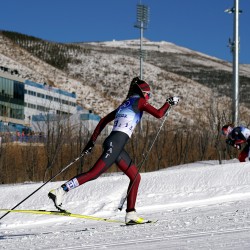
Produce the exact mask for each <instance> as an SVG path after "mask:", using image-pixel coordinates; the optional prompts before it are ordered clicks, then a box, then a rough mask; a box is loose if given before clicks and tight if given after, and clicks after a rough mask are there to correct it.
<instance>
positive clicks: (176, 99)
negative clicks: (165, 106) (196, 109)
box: [166, 96, 180, 106]
mask: <svg viewBox="0 0 250 250" xmlns="http://www.w3.org/2000/svg"><path fill="white" fill-rule="evenodd" d="M179 100H180V98H179V97H178V96H173V97H169V98H168V99H167V100H166V102H168V103H169V104H170V105H171V106H173V105H176V104H178V102H179Z"/></svg>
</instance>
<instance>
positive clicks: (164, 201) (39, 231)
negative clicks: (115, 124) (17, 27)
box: [0, 159, 250, 250]
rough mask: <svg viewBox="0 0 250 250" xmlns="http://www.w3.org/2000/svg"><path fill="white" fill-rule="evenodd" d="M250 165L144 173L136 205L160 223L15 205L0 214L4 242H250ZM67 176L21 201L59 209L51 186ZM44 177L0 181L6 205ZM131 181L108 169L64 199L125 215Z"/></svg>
mask: <svg viewBox="0 0 250 250" xmlns="http://www.w3.org/2000/svg"><path fill="white" fill-rule="evenodd" d="M249 169H250V162H246V163H239V162H238V161H237V160H236V159H235V160H231V161H225V162H223V164H222V165H219V164H218V161H203V162H196V163H193V164H186V165H182V166H175V167H171V168H167V169H164V170H161V171H156V172H150V173H142V181H141V185H140V189H139V194H138V199H137V212H138V214H139V215H140V216H142V217H144V218H148V219H156V220H158V222H157V223H155V224H146V225H137V226H124V225H120V224H117V223H108V222H101V221H92V220H86V219H75V218H69V217H61V216H51V215H32V214H20V213H10V214H8V215H7V216H5V217H4V218H3V219H2V220H1V221H0V223H1V224H0V245H1V249H8V250H11V249H26V250H27V249H111V250H112V249H192V250H194V249H196V250H197V249H216V250H221V249H227V250H228V249H240V250H242V249H243V250H244V249H250V172H249ZM62 183H63V182H50V183H48V184H47V185H45V186H44V187H43V188H41V189H40V190H39V191H38V192H37V193H35V194H34V195H33V196H31V197H30V198H29V199H28V200H26V201H25V202H24V203H23V204H21V205H20V206H19V207H18V208H19V209H48V210H54V207H53V204H52V203H51V201H50V200H49V199H48V197H47V193H48V192H49V190H50V189H52V188H54V187H58V186H59V185H61V184H62ZM41 185H42V183H22V184H13V185H1V199H0V208H12V207H13V206H15V205H16V204H17V203H19V202H20V201H21V200H22V199H24V198H25V197H26V196H28V195H29V194H30V193H32V192H33V191H34V190H36V189H37V188H38V187H40V186H41ZM127 185H128V179H127V177H126V176H125V175H123V174H122V173H116V174H112V175H108V176H102V177H99V178H98V179H97V180H94V181H92V182H89V183H86V184H85V185H82V186H80V187H78V188H77V189H74V190H72V191H70V193H68V194H67V196H66V198H65V203H64V204H65V207H66V208H67V209H68V210H70V211H71V212H73V213H81V214H85V215H93V216H101V217H105V218H111V219H118V220H124V216H125V206H126V203H125V206H124V208H123V210H122V211H119V210H118V209H117V208H118V205H119V203H120V200H121V198H122V197H123V195H124V194H125V192H126V188H127ZM0 215H1V216H2V215H3V212H1V213H0Z"/></svg>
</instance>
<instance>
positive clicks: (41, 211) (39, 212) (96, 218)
mask: <svg viewBox="0 0 250 250" xmlns="http://www.w3.org/2000/svg"><path fill="white" fill-rule="evenodd" d="M0 212H11V213H27V214H45V215H55V216H67V217H73V218H80V219H87V220H96V221H105V222H113V223H119V224H125V222H124V221H120V220H112V219H107V218H102V217H95V216H90V215H83V214H72V213H70V212H60V211H47V210H22V209H16V210H11V209H4V208H2V209H0Z"/></svg>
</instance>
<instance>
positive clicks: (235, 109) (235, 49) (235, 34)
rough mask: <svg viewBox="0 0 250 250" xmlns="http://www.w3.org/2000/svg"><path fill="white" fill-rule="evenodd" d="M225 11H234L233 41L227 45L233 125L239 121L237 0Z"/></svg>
mask: <svg viewBox="0 0 250 250" xmlns="http://www.w3.org/2000/svg"><path fill="white" fill-rule="evenodd" d="M225 12H227V13H230V14H231V13H234V32H233V41H231V40H229V46H230V48H231V52H232V53H233V104H232V119H233V123H234V124H235V125H237V124H238V122H239V13H242V11H241V10H239V0H234V7H233V8H231V9H227V10H225Z"/></svg>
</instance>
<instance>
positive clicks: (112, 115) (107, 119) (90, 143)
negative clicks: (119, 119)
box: [82, 110, 116, 154]
mask: <svg viewBox="0 0 250 250" xmlns="http://www.w3.org/2000/svg"><path fill="white" fill-rule="evenodd" d="M115 114H116V110H114V111H112V112H111V113H109V114H108V115H106V116H105V117H103V118H102V119H101V120H100V121H99V123H98V124H97V126H96V128H95V130H94V132H93V134H92V136H91V137H90V140H89V141H88V143H87V145H86V146H85V148H84V149H83V150H82V154H89V153H90V152H91V151H92V149H93V147H94V145H95V141H96V139H97V137H98V135H99V134H100V133H101V132H102V130H103V129H104V128H105V126H106V125H107V124H108V123H109V122H111V121H113V120H114V119H115Z"/></svg>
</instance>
